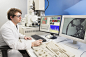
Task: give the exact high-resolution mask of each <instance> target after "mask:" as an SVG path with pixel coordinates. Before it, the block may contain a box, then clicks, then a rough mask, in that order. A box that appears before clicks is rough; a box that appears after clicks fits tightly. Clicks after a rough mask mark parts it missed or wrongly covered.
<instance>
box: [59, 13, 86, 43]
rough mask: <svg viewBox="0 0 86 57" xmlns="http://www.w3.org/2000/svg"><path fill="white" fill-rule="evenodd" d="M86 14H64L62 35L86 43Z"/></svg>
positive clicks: (61, 28)
mask: <svg viewBox="0 0 86 57" xmlns="http://www.w3.org/2000/svg"><path fill="white" fill-rule="evenodd" d="M85 29H86V15H63V16H62V23H61V27H60V36H62V37H66V38H69V39H73V40H74V41H80V42H83V43H86V37H85Z"/></svg>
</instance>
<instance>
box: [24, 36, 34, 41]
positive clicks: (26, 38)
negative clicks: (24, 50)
mask: <svg viewBox="0 0 86 57" xmlns="http://www.w3.org/2000/svg"><path fill="white" fill-rule="evenodd" d="M24 39H25V40H32V38H31V37H26V36H25V37H24Z"/></svg>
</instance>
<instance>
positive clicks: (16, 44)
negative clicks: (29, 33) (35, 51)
mask: <svg viewBox="0 0 86 57" xmlns="http://www.w3.org/2000/svg"><path fill="white" fill-rule="evenodd" d="M21 15H22V12H21V10H19V9H16V8H11V9H10V10H9V11H8V13H7V17H8V21H7V22H6V23H5V24H4V25H3V26H2V27H1V29H0V34H1V37H2V38H3V39H4V41H5V42H6V44H7V45H8V46H9V47H10V48H13V49H18V50H19V51H20V52H21V53H24V54H25V53H26V49H30V48H31V47H34V46H39V45H40V44H41V43H42V40H37V41H34V42H31V41H30V42H29V43H25V42H21V41H19V38H24V39H25V40H27V39H29V40H31V39H32V38H31V37H26V36H25V35H22V34H20V33H19V32H18V23H20V22H21ZM27 57H29V56H27Z"/></svg>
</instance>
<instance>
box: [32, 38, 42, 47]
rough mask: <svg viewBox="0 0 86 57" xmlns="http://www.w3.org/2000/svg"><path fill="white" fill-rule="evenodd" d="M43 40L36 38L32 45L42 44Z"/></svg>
mask: <svg viewBox="0 0 86 57" xmlns="http://www.w3.org/2000/svg"><path fill="white" fill-rule="evenodd" d="M42 41H43V40H41V39H39V40H36V41H34V42H32V46H31V47H34V46H39V45H40V44H42Z"/></svg>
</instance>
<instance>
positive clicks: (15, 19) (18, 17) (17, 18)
mask: <svg viewBox="0 0 86 57" xmlns="http://www.w3.org/2000/svg"><path fill="white" fill-rule="evenodd" d="M11 20H12V22H13V23H14V24H17V23H20V22H21V13H19V12H16V13H15V14H14V17H13V18H11Z"/></svg>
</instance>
